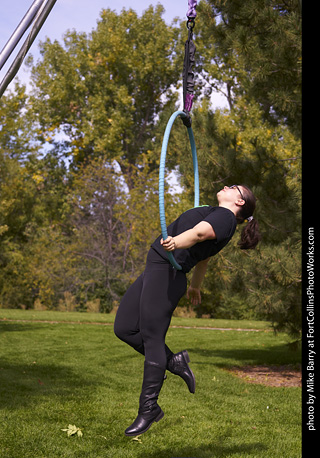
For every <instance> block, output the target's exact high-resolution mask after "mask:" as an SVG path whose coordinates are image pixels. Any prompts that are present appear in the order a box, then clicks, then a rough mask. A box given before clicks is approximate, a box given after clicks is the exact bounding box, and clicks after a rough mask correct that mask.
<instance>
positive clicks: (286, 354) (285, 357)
mask: <svg viewBox="0 0 320 458" xmlns="http://www.w3.org/2000/svg"><path fill="white" fill-rule="evenodd" d="M191 352H192V353H194V354H196V355H199V356H204V357H207V358H208V359H207V360H206V361H205V362H199V361H198V362H196V361H194V363H195V364H208V365H209V364H212V365H214V366H217V367H228V366H233V365H234V364H253V365H260V364H270V365H271V364H274V365H280V364H293V365H295V364H300V363H301V353H300V352H299V351H290V350H289V348H288V346H287V345H279V346H273V347H272V348H270V347H268V348H266V349H261V348H256V349H253V348H241V349H234V348H232V349H230V350H222V349H216V350H204V349H201V348H192V349H191V348H190V354H191ZM222 360H224V361H222ZM228 360H229V361H230V363H229V361H228Z"/></svg>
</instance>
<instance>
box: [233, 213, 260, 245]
mask: <svg viewBox="0 0 320 458" xmlns="http://www.w3.org/2000/svg"><path fill="white" fill-rule="evenodd" d="M260 240H261V235H260V232H259V224H258V221H257V220H255V219H252V220H251V221H250V222H248V224H246V226H245V227H244V228H243V229H242V231H241V238H240V242H239V243H238V245H239V247H240V248H241V250H250V249H253V248H255V247H256V246H257V245H258V243H259V241H260Z"/></svg>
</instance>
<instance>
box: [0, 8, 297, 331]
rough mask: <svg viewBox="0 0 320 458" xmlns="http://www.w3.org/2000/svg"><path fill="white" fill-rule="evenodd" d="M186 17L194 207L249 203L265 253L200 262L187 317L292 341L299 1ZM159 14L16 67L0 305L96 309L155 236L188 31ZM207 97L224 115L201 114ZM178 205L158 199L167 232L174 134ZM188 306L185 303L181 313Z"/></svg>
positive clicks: (2, 174) (179, 139)
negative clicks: (220, 200)
mask: <svg viewBox="0 0 320 458" xmlns="http://www.w3.org/2000/svg"><path fill="white" fill-rule="evenodd" d="M197 11H198V15H197V20H196V27H195V29H194V33H195V43H196V46H197V53H196V75H197V79H196V96H197V97H196V101H195V103H194V106H193V111H192V126H193V131H194V134H195V140H196V145H197V152H198V161H199V171H200V187H201V190H200V191H201V196H200V204H212V205H215V204H216V200H215V194H216V192H217V191H219V190H220V189H221V187H222V186H223V185H228V184H229V185H230V184H234V183H238V184H247V185H248V186H249V187H250V188H251V189H252V190H253V192H254V194H255V195H256V197H257V199H258V200H257V209H256V212H255V218H256V219H257V220H258V222H259V224H260V230H261V232H262V242H261V243H260V245H259V246H258V248H257V250H256V251H254V252H249V253H248V252H242V251H241V250H239V248H238V247H237V242H238V240H239V233H240V231H241V227H238V228H237V232H236V235H235V237H234V239H233V240H232V242H231V243H230V244H229V245H228V246H227V247H226V248H225V249H224V250H223V252H222V253H220V254H219V256H217V257H215V258H214V259H212V260H211V262H210V268H209V271H208V274H207V276H206V279H205V282H204V285H203V296H202V297H203V301H202V304H201V306H199V307H198V308H197V310H196V313H197V315H198V316H201V315H203V314H205V315H208V316H211V317H212V316H213V317H222V318H226V317H228V318H242V319H252V318H259V319H268V320H270V321H271V322H272V323H273V325H274V327H275V329H284V328H286V329H288V330H289V331H290V333H291V334H292V335H293V336H295V337H297V336H298V335H299V332H300V329H301V317H300V295H301V267H300V248H301V230H300V229H301V151H300V150H301V145H300V117H301V96H300V83H301V82H300V79H301V68H300V63H301V50H300V48H301V36H300V28H301V18H300V9H299V5H298V2H297V1H295V0H292V1H289V2H281V1H278V2H269V1H262V0H250V1H248V2H238V1H235V0H228V1H223V2H222V1H215V2H211V0H210V1H209V0H208V1H204V0H203V1H201V2H200V4H199V6H198V8H197ZM162 12H163V8H162V7H161V6H160V5H158V6H157V7H155V8H154V7H150V8H148V9H147V10H146V11H145V12H144V13H143V15H142V16H141V17H138V15H137V14H136V13H135V12H134V11H133V10H131V9H130V10H127V11H126V10H123V11H122V12H121V13H120V14H117V13H115V12H114V11H111V10H109V9H107V10H103V11H102V12H101V15H100V17H99V19H98V22H97V27H96V29H95V30H93V31H92V33H91V34H88V35H87V34H83V33H78V32H76V31H69V32H67V33H66V34H65V36H64V40H63V43H59V42H58V41H55V42H53V43H52V42H50V40H46V41H45V42H43V43H42V44H41V55H42V57H41V59H40V61H38V62H36V63H35V64H33V62H32V59H31V58H30V59H29V65H30V66H31V73H32V85H33V90H32V93H31V94H29V95H28V94H26V92H25V88H24V87H22V86H20V85H19V84H17V85H16V87H15V91H14V93H9V95H5V96H3V97H2V99H1V101H0V247H1V251H0V303H1V304H2V306H8V307H9V306H10V307H21V306H23V307H26V308H31V307H33V305H34V303H35V302H36V304H37V307H40V308H41V307H42V308H47V309H55V308H57V307H60V308H62V309H68V307H69V308H70V307H71V308H73V309H77V310H82V311H84V310H86V309H90V307H92V306H93V305H92V304H95V308H97V307H98V305H99V308H100V311H103V312H106V311H110V310H111V309H112V308H113V307H114V306H116V305H117V304H118V302H119V300H120V298H121V296H122V295H123V293H124V291H125V290H126V288H127V286H128V285H129V284H130V282H131V281H132V280H133V279H135V277H136V276H137V275H138V274H140V272H141V271H142V270H143V267H144V262H145V257H146V252H147V250H148V248H149V246H150V244H151V243H152V241H153V239H154V238H155V237H156V236H158V234H159V231H160V224H159V215H158V195H157V188H158V168H159V159H160V146H161V140H162V137H163V132H164V128H165V125H166V123H167V121H168V119H169V117H170V115H171V113H172V112H173V111H175V109H176V104H177V101H178V97H179V96H178V93H177V91H176V89H178V88H179V87H180V86H181V81H180V79H181V72H182V66H183V51H184V46H183V41H184V40H185V39H186V35H187V33H186V28H185V23H183V24H182V25H181V27H180V26H179V25H178V24H172V25H171V26H168V25H166V24H165V22H164V20H163V19H162ZM214 91H219V92H220V93H221V94H224V95H225V96H226V100H227V102H228V107H229V108H228V109H214V108H213V107H212V104H211V101H212V100H213V101H214V96H213V94H214ZM167 156H168V158H167V168H168V172H170V170H173V169H174V170H175V171H176V173H177V176H178V178H179V181H180V186H181V188H182V189H181V193H179V194H171V193H170V192H169V187H167V192H166V199H165V201H166V217H167V221H168V223H169V222H170V221H172V220H174V219H175V218H176V217H177V216H178V215H179V214H180V213H181V212H182V211H184V210H185V209H188V208H190V207H191V206H192V204H193V167H192V161H191V152H190V146H189V140H188V135H187V131H186V128H185V127H184V125H183V124H182V122H180V120H178V121H176V123H175V126H174V129H172V132H171V136H170V142H169V147H168V154H167ZM184 304H186V301H185V300H184V301H182V304H181V305H184Z"/></svg>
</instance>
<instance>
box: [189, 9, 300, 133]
mask: <svg viewBox="0 0 320 458" xmlns="http://www.w3.org/2000/svg"><path fill="white" fill-rule="evenodd" d="M199 20H200V23H199V24H197V30H200V32H199V44H198V49H199V54H200V56H202V57H201V59H200V62H199V71H200V72H201V74H202V76H203V78H205V81H206V83H207V85H208V86H209V87H210V86H211V84H212V85H213V86H214V87H216V88H217V89H219V90H222V88H225V91H226V96H227V97H228V101H229V104H230V106H232V105H233V103H234V102H235V101H236V99H237V97H239V96H242V97H246V99H247V100H248V101H251V100H252V99H254V100H255V101H256V102H257V103H258V104H259V105H260V107H261V109H262V110H263V113H264V117H265V119H266V120H268V121H269V122H270V123H272V124H279V125H281V124H283V123H285V124H286V125H287V126H288V127H289V128H290V130H291V132H292V133H293V134H294V135H295V136H296V137H297V138H299V137H300V136H301V104H302V103H301V88H302V84H301V70H302V69H301V62H302V56H301V48H302V40H301V34H302V30H301V28H302V21H301V4H300V1H299V0H249V1H245V2H242V1H240V0H227V1H225V0H223V1H222V0H208V1H201V2H200V4H199ZM207 75H209V76H210V78H209V79H208V78H207Z"/></svg>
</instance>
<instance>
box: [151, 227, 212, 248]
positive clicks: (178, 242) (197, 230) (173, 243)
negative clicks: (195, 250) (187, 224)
mask: <svg viewBox="0 0 320 458" xmlns="http://www.w3.org/2000/svg"><path fill="white" fill-rule="evenodd" d="M215 238H216V234H215V232H214V230H213V227H212V226H211V224H209V223H207V222H206V221H201V222H200V223H199V224H197V225H196V226H194V227H193V228H192V229H189V230H188V231H185V232H182V233H181V234H179V235H176V236H175V237H171V236H169V237H168V238H167V239H166V240H163V239H161V242H160V243H161V245H162V246H163V248H164V249H165V250H166V251H173V250H176V249H177V248H182V249H183V248H190V247H192V246H193V245H195V244H196V243H198V242H204V241H205V240H213V239H215Z"/></svg>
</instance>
